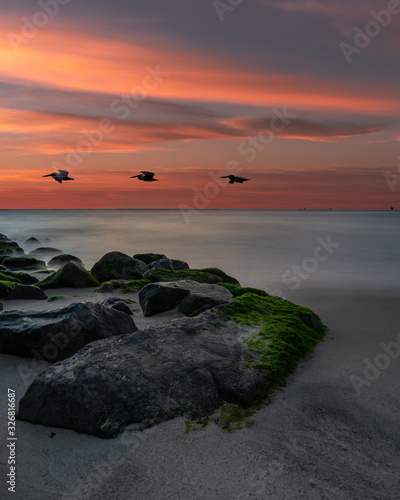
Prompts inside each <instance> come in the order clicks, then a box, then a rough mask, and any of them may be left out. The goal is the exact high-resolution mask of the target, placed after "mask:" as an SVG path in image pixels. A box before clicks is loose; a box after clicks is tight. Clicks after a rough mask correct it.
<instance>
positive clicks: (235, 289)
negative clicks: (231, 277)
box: [218, 282, 269, 298]
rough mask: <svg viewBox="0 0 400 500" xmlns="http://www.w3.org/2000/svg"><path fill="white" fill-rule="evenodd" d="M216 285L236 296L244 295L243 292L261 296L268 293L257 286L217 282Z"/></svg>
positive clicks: (266, 295)
mask: <svg viewBox="0 0 400 500" xmlns="http://www.w3.org/2000/svg"><path fill="white" fill-rule="evenodd" d="M218 285H220V286H223V287H225V288H226V289H227V290H229V291H230V292H231V294H232V295H233V296H234V297H235V298H236V297H240V296H241V295H244V294H245V293H254V294H255V295H260V296H261V297H268V295H269V294H268V293H267V292H265V291H264V290H259V289H258V288H251V287H242V286H237V285H232V284H231V283H224V282H222V283H218Z"/></svg>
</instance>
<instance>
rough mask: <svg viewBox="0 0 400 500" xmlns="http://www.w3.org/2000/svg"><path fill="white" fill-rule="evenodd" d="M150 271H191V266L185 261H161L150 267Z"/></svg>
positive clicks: (153, 263)
mask: <svg viewBox="0 0 400 500" xmlns="http://www.w3.org/2000/svg"><path fill="white" fill-rule="evenodd" d="M148 268H149V269H168V270H169V271H180V270H182V269H189V264H187V263H186V262H183V260H173V259H160V260H156V261H154V262H152V263H151V264H149V265H148Z"/></svg>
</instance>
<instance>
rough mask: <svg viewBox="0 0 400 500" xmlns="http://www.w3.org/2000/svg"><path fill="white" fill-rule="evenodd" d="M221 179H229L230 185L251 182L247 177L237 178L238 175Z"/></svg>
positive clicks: (225, 176)
mask: <svg viewBox="0 0 400 500" xmlns="http://www.w3.org/2000/svg"><path fill="white" fill-rule="evenodd" d="M221 179H229V184H234V183H235V182H240V184H243V182H245V181H250V180H251V179H246V177H236V175H224V176H222V177H221Z"/></svg>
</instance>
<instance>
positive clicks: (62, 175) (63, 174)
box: [42, 170, 75, 184]
mask: <svg viewBox="0 0 400 500" xmlns="http://www.w3.org/2000/svg"><path fill="white" fill-rule="evenodd" d="M58 172H59V173H58V174H57V172H53V173H52V174H47V175H42V177H53V179H54V180H55V181H57V182H59V183H60V184H62V181H74V180H75V179H73V178H72V177H68V174H69V172H67V171H66V170H59V171H58Z"/></svg>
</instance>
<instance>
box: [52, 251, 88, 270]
mask: <svg viewBox="0 0 400 500" xmlns="http://www.w3.org/2000/svg"><path fill="white" fill-rule="evenodd" d="M67 262H78V263H79V264H82V261H81V259H80V258H79V257H75V256H74V255H69V254H67V253H62V254H61V255H56V256H55V257H53V258H52V259H51V260H49V262H48V263H47V265H48V266H49V267H61V266H63V265H64V264H66V263H67ZM82 265H83V264H82Z"/></svg>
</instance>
